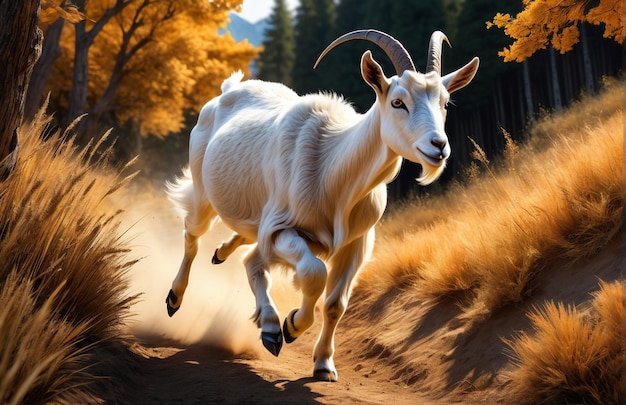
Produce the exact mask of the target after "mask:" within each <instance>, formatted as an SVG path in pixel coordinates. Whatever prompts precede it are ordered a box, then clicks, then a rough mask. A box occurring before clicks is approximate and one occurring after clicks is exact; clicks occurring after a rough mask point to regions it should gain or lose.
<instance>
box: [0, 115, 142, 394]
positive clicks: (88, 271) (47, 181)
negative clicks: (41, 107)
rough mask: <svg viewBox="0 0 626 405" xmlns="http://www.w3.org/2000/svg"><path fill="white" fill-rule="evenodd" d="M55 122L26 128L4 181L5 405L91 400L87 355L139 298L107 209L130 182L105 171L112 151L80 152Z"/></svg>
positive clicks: (0, 272)
mask: <svg viewBox="0 0 626 405" xmlns="http://www.w3.org/2000/svg"><path fill="white" fill-rule="evenodd" d="M49 122H50V118H49V117H46V116H45V115H44V114H43V113H40V114H39V115H38V116H37V117H36V119H35V120H34V121H33V122H32V123H31V124H30V125H28V126H26V127H25V128H24V129H23V131H22V133H21V134H22V137H21V139H20V156H19V160H18V163H17V165H16V167H15V170H14V171H13V172H12V173H11V175H10V176H9V177H8V179H7V180H5V181H4V182H1V183H0V206H1V207H2V209H1V210H0V302H2V305H1V306H0V342H2V343H1V344H0V402H1V403H31V404H36V403H44V402H61V403H63V402H75V401H76V400H77V398H82V399H83V400H84V399H85V398H91V399H92V400H93V398H92V397H90V394H89V388H88V385H87V382H88V381H89V380H90V379H92V380H93V377H91V378H90V377H89V376H90V374H89V367H88V364H89V361H88V359H89V352H90V350H91V349H92V348H94V347H96V346H97V345H98V344H99V343H100V342H103V341H106V340H109V339H114V338H116V337H117V336H118V335H119V334H120V328H121V327H122V326H123V324H124V321H125V318H126V317H127V316H128V309H129V305H130V304H131V303H132V302H133V301H134V300H135V298H136V297H133V296H128V293H127V288H128V285H127V280H126V272H127V271H128V269H129V268H130V266H131V265H132V264H133V263H134V260H129V259H127V254H128V252H129V249H128V247H127V245H126V242H125V241H124V240H123V237H122V232H121V231H120V229H119V226H120V222H119V219H118V217H119V215H120V212H114V213H110V212H107V210H106V209H105V207H104V206H103V201H104V200H105V198H106V197H107V196H108V195H110V194H111V193H113V192H114V191H115V190H117V189H118V188H120V187H122V186H123V185H124V184H125V183H127V182H128V181H130V179H131V178H132V176H126V177H123V175H120V174H119V173H123V172H124V171H126V169H127V168H126V167H124V168H111V167H108V164H107V158H108V155H109V154H110V153H111V149H108V150H106V151H104V152H103V153H101V155H99V156H98V155H96V151H98V150H100V149H101V148H99V146H100V145H92V146H91V147H87V148H85V149H82V150H79V149H77V147H76V146H75V145H74V144H73V143H72V142H71V141H70V140H68V139H67V138H68V137H67V135H66V134H62V133H60V132H56V133H54V134H52V135H49V132H50V129H49ZM44 134H47V135H48V136H47V139H46V140H42V138H43V136H44ZM79 402H80V401H79ZM90 402H91V400H90Z"/></svg>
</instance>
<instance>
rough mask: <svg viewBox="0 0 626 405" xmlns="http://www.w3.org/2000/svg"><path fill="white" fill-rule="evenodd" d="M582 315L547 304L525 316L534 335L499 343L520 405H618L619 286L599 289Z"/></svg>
mask: <svg viewBox="0 0 626 405" xmlns="http://www.w3.org/2000/svg"><path fill="white" fill-rule="evenodd" d="M600 287H601V288H600V290H599V291H598V292H597V293H596V294H595V295H594V299H593V301H592V307H591V308H590V309H588V310H584V309H583V310H581V309H577V308H575V307H572V306H565V305H563V304H562V303H557V304H555V303H553V302H549V303H547V304H545V305H544V306H543V308H540V309H536V310H535V311H533V312H532V313H530V314H529V318H530V320H531V322H532V326H533V332H534V333H526V332H522V333H520V334H519V335H518V336H517V337H516V338H514V339H512V340H505V343H506V344H507V345H508V346H509V348H510V350H511V352H510V354H509V355H510V356H511V358H512V360H513V364H514V365H515V369H514V370H513V371H512V372H511V373H510V375H509V377H510V379H511V382H512V385H513V391H514V393H515V394H514V395H515V397H516V398H519V401H521V402H520V403H529V404H545V403H555V402H563V401H568V402H571V401H575V402H576V403H580V402H581V401H582V402H583V403H590V402H591V403H598V404H616V405H617V404H623V403H624V402H623V401H624V400H626V398H624V396H623V395H624V393H626V375H624V374H623V373H622V371H623V365H624V361H625V360H626V348H625V343H624V342H625V339H626V331H625V330H624V327H625V326H626V324H625V321H626V310H625V309H624V305H625V302H624V299H625V294H624V286H623V285H622V284H621V283H619V282H614V283H611V284H606V283H600Z"/></svg>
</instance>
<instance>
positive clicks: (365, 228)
mask: <svg viewBox="0 0 626 405" xmlns="http://www.w3.org/2000/svg"><path fill="white" fill-rule="evenodd" d="M353 39H365V40H368V41H371V42H373V43H375V44H377V45H378V46H380V47H381V48H382V49H383V50H384V51H385V53H386V54H387V55H388V56H389V57H390V59H391V60H392V62H393V64H394V67H395V69H396V72H397V75H396V76H393V77H391V78H387V77H385V75H384V73H383V71H382V69H381V67H380V65H379V64H378V63H376V62H375V61H374V60H373V59H372V55H371V52H370V51H367V52H365V53H364V54H363V56H362V58H361V74H362V76H363V78H364V79H365V82H367V84H369V85H370V86H371V87H372V89H374V91H375V93H376V102H375V103H374V105H373V106H372V107H371V108H370V109H369V111H367V112H366V113H365V114H358V113H356V112H355V111H354V109H353V108H352V107H351V106H350V105H348V103H346V102H345V101H343V99H341V98H340V97H338V96H335V95H328V94H309V95H306V96H302V97H299V96H298V95H297V94H296V93H294V92H293V91H292V90H290V89H289V88H287V87H285V86H283V85H281V84H277V83H267V82H263V81H257V80H249V81H244V82H241V79H242V76H243V75H242V74H241V73H235V74H233V75H232V76H231V77H230V78H229V79H228V80H226V81H225V82H224V84H223V85H222V95H221V96H219V97H216V98H214V99H213V100H211V101H209V102H208V103H207V104H206V105H205V106H204V108H203V109H202V111H201V112H200V116H199V118H198V123H197V125H196V126H195V127H194V129H193V130H192V132H191V138H190V142H189V143H190V144H189V165H190V170H189V171H187V172H186V175H185V176H184V177H183V178H181V179H178V181H177V183H176V184H174V185H170V198H171V199H172V200H173V201H174V202H175V204H176V205H177V206H178V207H179V208H181V209H182V210H183V211H184V212H185V221H184V225H185V232H184V236H185V255H184V257H183V261H182V264H181V266H180V270H179V272H178V275H177V276H176V278H175V279H174V281H173V283H172V289H171V290H170V292H169V295H168V297H167V299H166V303H167V309H168V313H169V315H170V316H172V315H173V314H174V312H176V311H177V310H178V308H179V307H180V304H181V302H182V298H183V294H184V292H185V289H186V287H187V283H188V279H189V271H190V267H191V263H192V261H193V259H194V257H195V255H196V253H197V250H198V238H199V237H200V236H201V235H202V234H204V233H205V232H206V231H207V229H208V228H209V226H210V224H211V222H212V220H213V219H215V218H216V217H217V216H219V218H220V219H221V220H222V221H223V222H224V223H225V224H226V225H227V226H228V227H229V228H231V229H232V230H233V231H234V232H235V233H234V234H233V236H232V237H231V238H230V239H229V240H228V241H226V242H225V243H223V244H222V245H221V246H220V247H219V248H218V249H217V250H216V252H215V255H214V257H213V263H221V262H222V261H223V260H226V258H227V257H228V255H230V254H231V253H232V252H233V251H234V250H235V249H236V248H237V247H238V246H240V245H242V244H250V243H254V242H257V245H256V246H255V247H254V248H253V249H252V250H251V252H250V253H249V254H248V255H247V256H246V258H245V260H244V262H245V267H246V270H247V274H248V280H249V282H250V286H251V288H252V291H253V293H254V295H255V297H256V311H255V314H254V317H253V318H254V320H255V321H256V322H257V325H258V326H259V327H260V328H261V340H262V343H263V345H264V346H265V347H266V348H267V349H268V350H269V351H270V352H271V353H273V354H274V355H276V356H277V355H278V354H279V352H280V349H281V347H282V344H283V337H284V340H285V341H286V342H287V343H290V342H292V341H293V340H295V339H296V338H297V337H298V336H300V335H301V334H302V333H303V332H304V331H305V330H307V329H308V328H309V327H310V326H311V325H312V324H313V320H314V309H315V305H316V302H317V300H318V298H319V297H320V296H321V294H322V293H323V292H324V290H325V291H326V295H325V297H326V298H325V302H324V307H323V317H324V323H323V328H322V331H321V334H320V336H319V339H318V341H317V343H316V345H315V349H314V357H313V359H314V369H313V370H314V371H313V376H314V377H315V378H317V379H321V380H327V381H328V380H330V381H336V380H337V370H336V368H335V365H334V362H333V353H334V350H335V349H334V342H333V341H334V332H335V328H336V327H337V323H338V322H339V320H340V318H341V317H342V316H343V314H344V312H345V310H346V306H347V305H348V298H349V295H350V285H351V283H352V280H353V279H354V277H355V275H356V274H357V272H358V270H359V269H360V268H361V267H362V265H363V263H364V261H366V260H367V259H368V258H369V256H370V253H371V251H372V247H373V243H374V225H375V224H376V223H377V222H378V220H379V219H380V217H381V216H382V214H383V211H384V209H385V206H386V204H387V191H386V183H388V182H389V181H391V180H392V179H393V178H394V177H395V176H396V175H397V173H398V171H399V169H400V165H401V162H402V158H406V159H409V160H410V161H413V162H417V163H419V164H421V165H422V169H423V171H422V174H421V177H420V178H419V179H418V181H420V182H421V183H422V184H428V183H431V182H432V181H434V180H435V179H436V178H437V177H438V176H439V175H440V173H441V172H442V170H443V168H444V166H445V163H446V160H447V159H448V156H449V155H450V146H449V145H448V139H447V136H446V133H445V131H444V122H445V118H446V105H447V103H448V100H449V97H450V93H452V92H453V91H456V90H458V89H460V88H462V87H464V86H465V85H467V84H468V83H469V82H470V81H471V80H472V78H473V77H474V74H475V73H476V70H477V69H478V58H474V59H473V60H472V61H471V62H470V63H468V64H467V65H465V66H464V67H462V68H461V69H459V70H457V71H455V72H453V73H450V74H448V75H446V76H443V77H441V70H440V60H441V47H442V43H443V41H444V40H445V41H446V42H447V38H446V36H445V35H444V34H443V33H441V32H435V33H433V35H432V37H431V40H430V46H429V62H428V66H427V70H426V73H425V74H422V73H418V72H417V71H416V70H415V67H414V65H413V62H412V61H411V58H410V56H409V55H408V53H407V52H406V50H405V49H404V47H403V46H402V45H401V44H400V43H399V42H398V41H396V40H395V39H394V38H392V37H391V36H389V35H387V34H385V33H382V32H379V31H375V30H359V31H354V32H351V33H348V34H345V35H344V36H342V37H340V38H338V39H336V40H335V41H333V42H332V43H331V44H330V45H329V46H328V47H327V48H326V49H325V50H324V52H323V53H322V54H321V56H320V57H319V59H318V60H317V62H316V66H317V63H319V61H320V60H321V59H322V58H323V57H324V56H325V55H326V53H327V52H329V51H330V50H331V49H332V48H334V47H335V46H337V45H338V44H340V43H343V42H345V41H349V40H353ZM322 260H324V261H322ZM326 264H328V266H329V268H328V270H327V267H326ZM274 265H283V266H287V267H290V268H293V269H295V280H296V282H297V284H298V285H299V286H300V288H301V290H302V305H301V307H300V308H296V309H293V310H292V311H291V312H290V313H289V314H288V315H287V317H286V318H285V320H284V323H283V326H282V329H281V323H280V319H279V315H278V312H277V310H276V307H275V305H274V302H273V301H272V298H271V297H270V295H269V288H270V282H271V279H270V275H269V269H270V268H271V267H272V266H274Z"/></svg>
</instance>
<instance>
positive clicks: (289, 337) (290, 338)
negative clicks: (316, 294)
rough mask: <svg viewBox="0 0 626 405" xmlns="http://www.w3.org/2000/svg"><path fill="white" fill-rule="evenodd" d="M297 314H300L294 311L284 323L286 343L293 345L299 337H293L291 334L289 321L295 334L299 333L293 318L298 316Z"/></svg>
mask: <svg viewBox="0 0 626 405" xmlns="http://www.w3.org/2000/svg"><path fill="white" fill-rule="evenodd" d="M296 312H298V310H297V309H294V310H292V311H291V313H290V314H289V315H287V317H286V318H285V321H284V322H283V335H284V336H285V343H293V342H294V341H295V340H296V339H297V338H298V337H297V336H293V335H292V334H291V333H290V332H289V325H288V324H287V320H289V321H290V322H291V328H292V329H293V330H294V332H297V331H298V329H296V323H295V322H294V319H293V317H294V316H296Z"/></svg>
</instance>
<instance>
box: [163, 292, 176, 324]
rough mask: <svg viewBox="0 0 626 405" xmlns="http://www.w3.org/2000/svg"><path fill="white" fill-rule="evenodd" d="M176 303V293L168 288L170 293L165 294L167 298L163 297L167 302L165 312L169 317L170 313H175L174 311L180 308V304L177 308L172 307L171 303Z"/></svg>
mask: <svg viewBox="0 0 626 405" xmlns="http://www.w3.org/2000/svg"><path fill="white" fill-rule="evenodd" d="M170 302H171V303H172V304H176V303H177V302H178V297H177V296H176V294H174V291H172V290H170V293H169V294H167V298H166V299H165V303H166V304H167V314H168V315H169V316H170V318H171V317H172V315H174V314H175V313H176V311H178V309H179V308H180V305H179V306H178V308H174V307H173V306H172V305H171V304H170Z"/></svg>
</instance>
